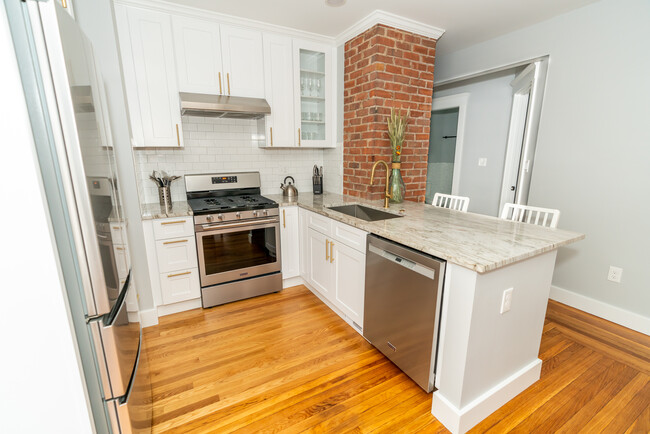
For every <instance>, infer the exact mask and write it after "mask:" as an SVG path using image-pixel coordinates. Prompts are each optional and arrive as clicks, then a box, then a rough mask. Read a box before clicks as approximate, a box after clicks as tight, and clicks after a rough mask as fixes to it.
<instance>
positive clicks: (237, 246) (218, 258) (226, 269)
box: [196, 223, 281, 287]
mask: <svg viewBox="0 0 650 434" xmlns="http://www.w3.org/2000/svg"><path fill="white" fill-rule="evenodd" d="M196 244H197V247H198V254H199V271H200V273H201V286H204V287H205V286H210V285H216V284H219V283H224V282H230V281H233V280H239V279H246V278H249V277H254V276H259V275H262V274H268V273H273V272H276V271H280V267H281V265H280V264H281V262H280V224H279V223H269V224H263V225H254V224H251V226H245V227H238V228H229V229H221V230H220V229H215V230H210V231H205V232H197V234H196Z"/></svg>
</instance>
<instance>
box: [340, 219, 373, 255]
mask: <svg viewBox="0 0 650 434" xmlns="http://www.w3.org/2000/svg"><path fill="white" fill-rule="evenodd" d="M366 235H368V234H367V233H366V232H365V231H362V230H361V229H357V228H355V227H353V226H350V225H346V224H345V223H341V222H337V221H333V222H332V238H334V239H335V240H337V241H338V242H340V243H342V244H345V245H346V246H348V247H352V248H353V249H355V250H358V251H359V252H361V253H363V254H365V253H366Z"/></svg>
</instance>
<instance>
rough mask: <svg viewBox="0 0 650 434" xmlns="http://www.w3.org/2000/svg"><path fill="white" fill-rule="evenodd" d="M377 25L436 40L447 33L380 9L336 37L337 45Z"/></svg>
mask: <svg viewBox="0 0 650 434" xmlns="http://www.w3.org/2000/svg"><path fill="white" fill-rule="evenodd" d="M377 24H383V25H385V26H390V27H395V28H397V29H400V30H405V31H407V32H411V33H415V34H416V35H420V36H426V37H428V38H432V39H436V40H437V39H439V38H440V37H441V36H442V34H443V33H445V30H444V29H441V28H439V27H435V26H431V25H429V24H424V23H421V22H420V21H415V20H412V19H410V18H404V17H400V16H399V15H395V14H392V13H390V12H386V11H382V10H379V9H378V10H375V11H372V12H371V13H370V14H368V16H366V17H365V18H362V19H361V20H359V21H357V22H356V23H355V24H353V25H352V26H351V27H349V28H348V29H347V30H344V31H343V32H342V33H341V34H340V35H338V36H337V37H336V45H337V46H339V45H343V44H345V43H346V42H348V41H349V40H350V39H352V38H354V37H356V36H358V35H360V34H362V33H363V32H365V31H366V30H368V29H370V28H372V27H373V26H376V25H377Z"/></svg>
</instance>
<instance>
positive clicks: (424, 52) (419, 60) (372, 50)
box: [343, 24, 436, 202]
mask: <svg viewBox="0 0 650 434" xmlns="http://www.w3.org/2000/svg"><path fill="white" fill-rule="evenodd" d="M435 52H436V40H435V39H431V38H427V37H424V36H419V35H416V34H414V33H410V32H406V31H403V30H399V29H395V28H392V27H387V26H384V25H381V24H378V25H376V26H374V27H372V28H371V29H369V30H367V31H366V32H364V33H362V34H361V35H359V36H357V37H355V38H354V39H351V40H350V41H348V42H347V43H346V44H345V76H344V77H345V78H344V86H345V90H344V119H343V142H344V143H343V193H344V194H347V195H350V196H356V197H362V198H366V199H381V198H382V197H383V191H384V188H383V185H384V178H383V177H384V169H383V168H381V169H380V167H378V168H377V173H376V174H378V175H380V179H379V180H377V179H375V185H374V186H372V187H371V186H370V171H371V168H372V165H373V163H374V162H375V161H376V159H383V160H385V161H386V162H389V163H390V160H391V149H390V141H389V140H388V135H387V127H386V121H387V119H388V116H389V115H390V109H391V107H395V108H397V109H402V111H406V109H411V118H410V122H409V125H408V127H407V129H406V136H405V140H404V149H403V153H402V177H403V178H404V183H405V184H406V199H407V200H413V201H418V202H422V201H424V196H425V193H426V180H427V179H426V178H427V155H428V151H429V125H430V118H431V99H432V92H433V63H434V59H435ZM381 167H383V166H381Z"/></svg>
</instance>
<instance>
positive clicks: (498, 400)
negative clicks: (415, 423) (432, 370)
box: [431, 359, 542, 434]
mask: <svg viewBox="0 0 650 434" xmlns="http://www.w3.org/2000/svg"><path fill="white" fill-rule="evenodd" d="M541 372H542V361H541V360H539V359H536V360H535V361H533V362H532V363H530V364H529V365H528V366H526V367H524V368H523V369H521V370H519V371H518V372H515V373H514V374H513V375H511V376H510V377H508V378H506V379H505V380H503V381H502V382H501V383H499V384H497V385H496V386H494V387H493V388H492V389H490V390H488V391H487V392H485V393H484V394H483V395H481V396H479V397H478V398H476V399H475V400H474V401H472V402H470V403H469V404H467V405H466V406H465V407H463V408H460V409H459V408H457V407H456V406H455V405H454V404H452V403H451V402H449V401H448V400H447V399H446V398H445V397H444V396H442V395H441V394H440V391H439V390H437V391H435V392H433V402H432V405H431V413H432V414H433V415H434V416H435V417H436V419H438V420H439V421H440V423H442V424H443V425H444V426H445V428H447V429H448V430H449V431H451V432H452V433H453V434H464V433H466V432H467V431H469V430H470V429H472V428H473V427H474V426H476V424H478V423H479V422H481V421H482V420H483V419H485V418H486V417H488V416H489V415H490V414H492V413H494V412H495V411H496V410H498V409H499V408H500V407H502V406H503V405H504V404H505V403H506V402H508V401H510V400H511V399H512V398H514V397H515V396H517V395H518V394H520V393H521V392H523V391H524V390H526V388H528V387H529V386H530V385H531V384H533V383H534V382H535V381H537V380H539V377H540V374H541Z"/></svg>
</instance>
